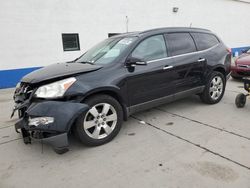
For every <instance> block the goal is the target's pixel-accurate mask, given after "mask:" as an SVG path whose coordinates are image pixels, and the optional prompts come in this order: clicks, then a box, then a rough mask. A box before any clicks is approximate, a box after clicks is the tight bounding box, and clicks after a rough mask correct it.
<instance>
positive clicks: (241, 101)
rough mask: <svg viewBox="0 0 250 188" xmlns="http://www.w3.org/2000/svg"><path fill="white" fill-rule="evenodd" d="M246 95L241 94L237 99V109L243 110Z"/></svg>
mask: <svg viewBox="0 0 250 188" xmlns="http://www.w3.org/2000/svg"><path fill="white" fill-rule="evenodd" d="M246 98H247V97H246V95H244V94H243V93H240V94H238V95H237V96H236V98H235V105H236V106H237V108H243V107H244V106H245V105H246Z"/></svg>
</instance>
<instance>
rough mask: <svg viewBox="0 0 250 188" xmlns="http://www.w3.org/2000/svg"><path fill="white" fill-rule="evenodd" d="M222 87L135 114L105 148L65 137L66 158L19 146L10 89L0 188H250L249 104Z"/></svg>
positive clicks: (5, 93) (1, 106)
mask: <svg viewBox="0 0 250 188" xmlns="http://www.w3.org/2000/svg"><path fill="white" fill-rule="evenodd" d="M241 86H242V83H241V82H238V81H234V80H229V82H228V85H227V88H226V93H225V96H224V98H223V100H222V101H221V102H220V103H219V104H217V105H206V104H203V103H201V102H200V100H199V98H198V97H197V96H192V97H189V98H186V99H183V100H179V101H176V102H173V103H170V104H166V105H163V106H159V107H157V108H154V109H151V110H148V111H145V112H142V113H138V114H135V115H133V116H132V117H130V118H129V120H128V121H127V122H125V123H124V124H123V128H122V129H121V132H120V134H119V135H118V136H117V137H116V138H115V139H114V140H113V141H112V142H110V143H108V144H106V145H103V146H99V147H93V148H87V147H84V146H82V145H81V143H79V142H78V141H77V140H75V139H74V138H73V137H72V136H70V151H69V152H67V153H65V154H63V155H58V154H56V153H55V152H54V151H53V150H52V149H51V148H50V147H49V146H47V145H41V143H39V142H35V143H33V144H31V145H25V144H24V143H23V141H22V139H21V136H20V135H19V134H17V133H16V132H15V130H14V127H13V125H14V122H15V121H16V120H17V118H16V117H14V118H13V119H12V120H11V119H10V118H9V117H10V114H11V110H12V107H13V101H12V94H13V91H14V90H13V89H4V90H0V112H1V113H0V188H9V187H18V188H19V187H24V188H29V187H48V188H49V187H60V188H64V187H88V188H91V187H95V188H96V187H109V188H110V187H114V188H119V187H126V188H127V187H139V188H141V187H143V188H146V187H154V188H155V187H156V188H158V187H185V188H186V187H197V188H201V187H202V188H206V187H209V188H211V187H213V188H215V187H227V188H231V187H232V188H235V187H240V188H245V187H246V188H250V123H249V119H248V117H249V114H250V100H248V103H249V104H248V105H247V106H246V107H245V108H243V109H237V108H236V107H235V105H234V100H235V96H236V95H237V93H239V92H244V90H243V88H242V87H241Z"/></svg>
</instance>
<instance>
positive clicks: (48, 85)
mask: <svg viewBox="0 0 250 188" xmlns="http://www.w3.org/2000/svg"><path fill="white" fill-rule="evenodd" d="M230 60H231V55H230V52H229V51H228V50H227V48H226V47H225V45H224V44H223V42H222V41H221V40H220V39H219V38H218V37H217V36H216V35H215V34H213V33H212V32H211V31H209V30H205V29H197V28H160V29H153V30H148V31H144V32H133V33H126V34H121V35H117V36H114V37H111V38H108V39H106V40H104V41H103V42H101V43H99V44H97V45H96V46H94V47H93V48H91V49H90V50H89V51H87V52H86V53H84V54H83V55H82V56H80V57H79V58H77V59H76V60H74V61H72V62H66V63H59V64H54V65H50V66H47V67H44V68H42V69H39V70H37V71H34V72H32V73H30V74H28V75H26V76H25V77H23V78H22V80H21V82H20V84H18V86H17V88H16V91H15V95H14V99H15V103H16V106H15V108H14V110H13V114H14V112H15V110H18V112H19V113H18V114H19V117H20V120H19V121H18V122H17V123H16V125H15V127H16V130H17V131H19V129H20V130H21V132H22V136H23V138H24V142H25V143H31V138H35V139H42V140H43V141H44V142H49V143H50V144H52V145H53V147H54V149H55V151H56V152H57V153H63V152H66V151H67V150H68V137H67V135H68V133H69V132H70V131H71V130H72V131H73V132H74V133H75V135H76V136H77V137H78V138H79V139H80V140H81V141H82V143H83V144H85V145H89V146H97V145H101V144H104V143H106V142H108V141H110V140H112V139H113V138H114V137H115V136H116V135H117V134H118V132H119V130H120V128H121V125H122V122H123V120H126V119H127V118H128V116H129V115H130V114H132V113H135V112H138V111H140V110H144V109H148V108H152V107H155V106H157V105H160V104H163V103H166V102H170V101H173V100H176V99H179V98H183V97H186V96H189V95H192V94H198V95H199V96H200V98H201V100H202V101H203V102H205V103H208V104H215V103H218V102H219V101H220V100H221V98H222V97H223V94H224V91H225V85H226V80H227V78H228V77H229V75H230V64H231V62H230Z"/></svg>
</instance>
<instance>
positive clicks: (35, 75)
mask: <svg viewBox="0 0 250 188" xmlns="http://www.w3.org/2000/svg"><path fill="white" fill-rule="evenodd" d="M100 68H102V66H99V65H91V64H87V63H69V62H68V63H57V64H52V65H49V66H46V67H44V68H41V69H38V70H36V71H33V72H31V73H29V74H27V75H26V76H24V77H23V78H22V80H21V82H26V83H31V84H36V83H39V82H43V81H47V80H52V79H57V78H63V77H67V76H71V75H74V74H79V73H85V72H91V71H95V70H98V69H100Z"/></svg>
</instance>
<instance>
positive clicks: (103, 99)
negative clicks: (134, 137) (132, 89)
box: [74, 95, 123, 146]
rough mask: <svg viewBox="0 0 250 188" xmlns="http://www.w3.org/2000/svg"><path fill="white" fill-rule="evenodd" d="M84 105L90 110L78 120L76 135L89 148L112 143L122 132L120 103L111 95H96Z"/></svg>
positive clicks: (75, 128) (75, 129)
mask: <svg viewBox="0 0 250 188" xmlns="http://www.w3.org/2000/svg"><path fill="white" fill-rule="evenodd" d="M84 103H86V104H88V105H89V107H90V109H89V110H88V111H87V112H85V113H83V114H81V115H80V117H79V118H78V119H77V121H76V125H75V127H74V132H75V135H76V136H77V137H78V138H79V139H80V141H81V142H82V143H83V144H84V145H87V146H98V145H102V144H105V143H107V142H109V141H111V140H112V139H113V138H114V137H115V136H116V135H117V134H118V132H119V131H120V129H121V125H122V121H123V117H122V115H123V112H122V107H121V105H120V104H119V102H118V101H117V100H115V99H114V98H113V97H111V96H109V95H96V96H93V97H91V98H89V99H87V100H86V101H85V102H84Z"/></svg>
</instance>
